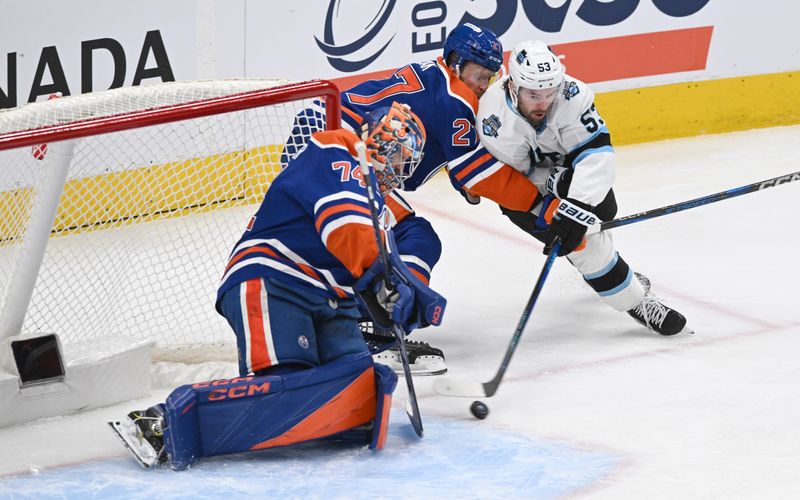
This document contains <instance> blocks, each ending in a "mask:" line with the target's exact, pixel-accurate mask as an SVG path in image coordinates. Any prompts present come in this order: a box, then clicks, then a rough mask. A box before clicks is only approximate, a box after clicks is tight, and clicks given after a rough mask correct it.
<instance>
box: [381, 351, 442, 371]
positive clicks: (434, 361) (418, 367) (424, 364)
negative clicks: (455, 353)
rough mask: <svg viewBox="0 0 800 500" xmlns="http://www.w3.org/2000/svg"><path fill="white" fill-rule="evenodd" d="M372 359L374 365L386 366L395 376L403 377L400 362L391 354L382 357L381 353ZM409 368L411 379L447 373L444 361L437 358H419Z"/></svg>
mask: <svg viewBox="0 0 800 500" xmlns="http://www.w3.org/2000/svg"><path fill="white" fill-rule="evenodd" d="M372 359H373V360H374V361H375V362H376V363H381V364H383V365H387V366H388V367H389V368H391V369H392V371H394V372H395V373H396V374H397V375H399V376H401V377H402V376H403V375H404V374H403V364H402V363H401V362H400V359H399V358H398V356H396V355H391V354H388V355H384V354H383V353H381V354H378V355H375V356H373V357H372ZM409 368H410V369H411V376H412V377H413V376H415V375H416V376H423V377H428V376H433V375H443V374H445V373H447V366H446V365H445V364H444V360H443V359H442V358H440V357H439V356H420V357H418V358H417V359H416V361H415V362H414V363H412V364H411V365H410V366H409Z"/></svg>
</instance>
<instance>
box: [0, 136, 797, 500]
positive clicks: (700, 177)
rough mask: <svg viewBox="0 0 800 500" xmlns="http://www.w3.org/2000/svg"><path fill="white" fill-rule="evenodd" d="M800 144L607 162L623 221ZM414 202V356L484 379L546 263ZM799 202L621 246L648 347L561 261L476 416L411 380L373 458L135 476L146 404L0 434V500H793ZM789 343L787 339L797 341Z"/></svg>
mask: <svg viewBox="0 0 800 500" xmlns="http://www.w3.org/2000/svg"><path fill="white" fill-rule="evenodd" d="M798 138H800V126H792V127H781V128H772V129H762V130H754V131H748V132H737V133H731V134H724V135H716V136H703V137H697V138H690V139H682V140H672V141H664V142H659V143H652V144H644V145H635V146H624V147H618V148H617V153H618V163H619V166H618V170H617V182H616V185H615V191H616V193H617V198H618V202H619V206H620V212H619V215H627V214H631V213H636V212H640V211H644V210H647V209H651V208H656V207H660V206H663V205H668V204H672V203H676V202H680V201H684V200H688V199H691V198H695V197H700V196H704V195H708V194H711V193H715V192H719V191H724V190H727V189H730V188H734V187H737V186H741V185H744V184H749V183H752V182H756V181H760V180H763V179H768V178H771V177H775V176H778V175H781V174H786V173H791V172H795V171H797V170H800V161H798V159H800V153H798V150H797V145H798V143H797V142H795V141H797V140H798ZM408 199H409V200H410V201H411V203H412V204H413V205H414V207H415V208H416V209H417V212H418V214H420V215H423V216H425V217H427V218H428V219H429V220H431V222H432V223H433V224H434V226H435V228H436V229H437V231H438V232H439V234H440V236H441V238H442V241H443V244H444V253H443V256H442V260H441V262H440V264H439V266H438V267H437V268H436V270H435V273H434V278H433V281H432V283H431V284H432V286H433V287H434V288H435V289H437V290H438V291H440V292H441V293H442V294H443V295H445V296H446V297H447V298H448V300H449V303H448V309H447V312H446V316H445V321H444V325H443V326H442V327H441V328H439V329H438V330H436V331H433V329H431V330H430V331H425V330H423V331H420V332H417V333H415V335H414V336H415V337H418V338H420V339H423V340H426V341H430V342H431V343H432V344H434V345H436V346H437V347H440V348H442V349H443V350H444V351H445V353H446V356H447V364H448V366H449V370H450V372H449V374H448V375H450V376H454V377H462V378H467V379H471V380H476V381H485V380H488V379H490V378H491V377H492V376H493V375H494V372H495V370H496V369H497V367H498V364H499V363H500V360H501V358H502V356H503V353H504V352H505V349H506V347H507V345H508V341H509V339H510V338H511V335H512V333H513V331H514V328H515V327H516V325H517V322H518V321H519V317H520V314H521V312H522V309H523V307H524V305H525V303H526V301H527V299H528V296H529V294H530V292H531V290H532V287H533V283H534V281H535V279H536V277H537V275H538V273H539V271H540V269H541V267H542V264H543V262H544V256H543V255H542V254H541V245H540V244H539V243H537V242H536V241H535V240H534V239H533V238H530V237H528V236H526V235H525V234H524V233H522V232H521V231H520V230H519V229H517V228H516V227H514V226H513V225H512V224H511V223H510V222H508V221H507V220H506V219H505V218H504V217H502V216H501V215H500V214H499V211H498V209H497V207H496V206H494V205H493V204H492V203H491V202H488V201H484V202H483V203H481V204H480V205H478V206H468V205H466V203H464V202H463V200H462V199H461V198H460V197H459V196H458V195H457V194H456V193H455V192H454V191H453V190H452V189H451V188H450V186H449V183H448V182H447V181H446V179H443V178H440V177H439V178H436V179H434V180H433V181H432V182H431V183H430V184H429V185H426V186H425V187H424V188H423V189H422V190H420V191H419V192H417V193H411V194H409V196H408ZM798 200H800V183H793V184H788V185H785V186H779V187H776V188H774V189H768V190H766V191H763V192H759V193H753V194H748V195H745V196H741V197H738V198H734V199H730V200H726V201H721V202H718V203H714V204H711V205H707V206H703V207H699V208H696V209H692V210H688V211H684V212H681V213H677V214H672V215H668V216H665V217H661V218H658V219H654V220H650V221H644V222H640V223H637V224H633V225H629V226H625V227H621V228H618V229H615V230H614V237H615V241H616V244H617V248H618V250H619V252H620V255H621V256H622V257H623V258H624V259H625V260H626V261H627V262H628V263H629V264H630V265H631V267H633V268H634V269H635V270H637V271H639V272H642V273H644V274H646V275H647V276H648V277H649V278H650V279H651V281H652V283H653V290H654V292H655V293H656V294H657V295H658V296H660V297H661V298H662V299H664V301H665V302H666V303H667V304H669V305H671V306H672V307H674V308H676V309H678V310H679V311H681V312H682V313H683V314H685V315H686V317H687V318H688V319H689V322H690V324H691V325H692V327H693V328H694V330H695V331H696V333H695V334H694V335H679V336H675V337H660V336H658V335H655V334H653V333H650V332H648V331H646V330H645V329H643V328H642V327H639V326H638V325H637V324H636V323H634V322H633V320H631V319H630V318H629V317H628V316H627V315H626V314H624V313H619V312H616V311H614V310H612V309H611V308H609V307H607V306H606V305H604V304H603V303H602V302H600V300H599V299H598V298H597V297H596V296H595V294H594V293H593V292H592V291H591V290H590V289H589V288H588V287H587V286H586V285H585V284H584V283H583V282H582V280H581V278H580V276H579V275H578V274H577V272H576V271H575V270H574V269H573V268H572V267H571V266H570V265H569V264H568V262H566V261H565V260H564V259H559V260H558V261H557V262H556V264H555V266H554V268H553V271H552V273H551V275H550V277H549V279H548V281H547V283H546V284H545V287H544V291H543V293H542V296H541V297H540V300H539V302H538V303H537V305H536V308H535V309H534V312H533V314H532V316H531V318H530V321H529V322H528V326H527V328H526V330H525V332H524V335H523V337H522V340H521V342H520V345H519V347H518V350H517V352H516V355H515V357H514V358H513V360H512V362H511V366H510V369H509V371H508V373H507V376H506V378H505V379H504V380H503V382H502V384H501V386H500V389H499V391H498V393H497V395H495V397H493V398H488V399H485V402H486V403H487V405H488V406H489V408H490V415H489V417H488V418H487V419H486V420H484V421H477V420H475V419H473V418H472V417H471V416H470V414H469V411H468V407H469V405H470V403H471V401H472V400H471V399H459V398H447V397H443V396H438V395H435V394H434V392H433V390H432V378H423V377H420V378H418V379H415V383H416V386H417V392H418V394H419V396H420V406H421V411H422V415H423V422H424V423H425V424H426V436H425V438H424V439H423V440H421V441H418V440H417V439H416V438H415V437H413V435H412V434H411V431H410V427H409V424H408V421H407V419H406V418H405V415H404V414H403V413H402V410H401V408H402V407H403V403H404V399H405V390H404V384H403V381H402V379H401V381H400V384H399V385H398V390H397V392H396V397H395V403H394V404H395V410H394V411H393V414H392V422H391V429H392V431H391V435H390V439H389V443H388V445H387V449H386V450H384V451H383V452H381V453H380V454H378V455H374V454H372V453H371V452H368V451H366V450H362V449H356V448H346V447H345V448H342V447H328V446H311V447H307V448H300V449H285V450H267V451H265V452H260V453H257V454H251V455H239V456H236V457H230V458H221V459H220V458H217V459H213V460H208V461H206V462H201V463H199V464H198V466H197V467H195V468H194V469H192V470H191V471H188V472H185V473H178V472H172V471H168V470H161V471H144V470H142V469H140V468H139V467H138V465H136V464H135V463H134V462H133V460H132V459H130V458H129V457H128V456H127V452H126V451H125V450H124V449H123V448H122V447H121V445H120V444H119V443H118V442H117V441H116V440H115V438H114V437H113V436H112V435H111V433H110V432H109V431H108V430H107V429H106V428H105V424H104V422H105V421H107V420H110V419H113V418H119V417H121V416H122V415H124V414H125V413H126V412H127V411H128V410H130V409H135V408H142V407H145V406H147V405H149V404H151V403H154V402H157V401H160V400H163V398H164V397H165V395H166V394H167V392H168V390H167V388H166V387H162V388H157V389H156V390H154V391H153V394H152V396H151V397H150V398H148V399H145V400H140V401H134V402H129V403H126V404H122V405H118V406H114V407H109V408H103V409H100V410H95V411H90V412H86V413H83V414H79V415H74V416H67V417H58V418H52V419H46V420H41V421H36V422H31V423H29V424H26V425H20V426H16V427H11V428H6V429H0V497H9V498H17V497H21V498H44V497H48V498H49V497H56V498H59V497H70V498H85V497H91V496H94V497H103V498H105V497H131V496H142V497H153V496H162V497H180V496H186V497H189V496H192V497H197V496H208V497H211V496H219V495H235V496H243V495H245V494H247V495H253V494H256V495H260V496H268V495H269V496H279V497H312V498H332V497H338V498H352V497H375V496H378V497H388V498H392V497H400V496H409V495H413V496H415V497H422V498H430V497H435V498H454V497H458V498H492V497H510V498H558V497H565V496H569V497H571V498H593V499H594V498H603V499H606V498H607V499H620V498H625V499H628V498H630V499H641V498H648V499H654V498H663V499H676V498H681V499H687V498H698V499H699V498H702V499H707V498H725V499H734V498H735V499H738V498H747V499H749V498H770V499H775V498H798V496H800V472H798V466H797V464H798V462H800V363H798V358H800V312H798V305H797V302H798V297H799V296H800V293H798V291H797V290H798V289H797V286H798V282H800V270H799V269H798V266H797V259H796V255H797V254H796V252H797V247H798V245H800V225H799V223H798V220H800V201H798ZM795 335H797V337H795Z"/></svg>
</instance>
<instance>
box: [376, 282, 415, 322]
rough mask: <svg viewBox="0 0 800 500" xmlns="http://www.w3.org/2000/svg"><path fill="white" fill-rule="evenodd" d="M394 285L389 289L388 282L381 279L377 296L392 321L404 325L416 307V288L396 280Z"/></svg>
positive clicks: (379, 303)
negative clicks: (387, 287)
mask: <svg viewBox="0 0 800 500" xmlns="http://www.w3.org/2000/svg"><path fill="white" fill-rule="evenodd" d="M393 281H396V280H393ZM393 285H394V288H392V289H391V290H387V289H386V282H385V281H384V280H380V281H379V282H378V287H377V291H376V292H375V298H376V300H377V301H378V305H380V306H381V308H382V309H383V310H384V311H386V313H387V315H388V316H389V317H390V318H391V320H392V322H394V323H398V324H401V325H403V324H405V323H407V321H408V318H409V317H410V316H411V312H412V311H413V309H414V290H413V289H411V288H409V287H408V286H406V285H405V284H403V283H396V282H395V283H393Z"/></svg>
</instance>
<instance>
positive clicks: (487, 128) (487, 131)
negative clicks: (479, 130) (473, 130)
mask: <svg viewBox="0 0 800 500" xmlns="http://www.w3.org/2000/svg"><path fill="white" fill-rule="evenodd" d="M501 125H502V123H500V118H498V116H497V115H489V116H487V117H486V118H484V119H483V135H487V136H489V137H497V131H498V130H500V126H501Z"/></svg>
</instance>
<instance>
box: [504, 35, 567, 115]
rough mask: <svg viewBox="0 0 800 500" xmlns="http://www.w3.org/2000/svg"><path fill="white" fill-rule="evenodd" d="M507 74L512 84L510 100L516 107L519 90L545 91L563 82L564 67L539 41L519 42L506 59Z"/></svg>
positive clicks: (548, 48) (544, 44) (545, 45)
mask: <svg viewBox="0 0 800 500" xmlns="http://www.w3.org/2000/svg"><path fill="white" fill-rule="evenodd" d="M508 73H509V75H510V76H511V81H512V82H513V83H514V90H513V92H510V94H511V100H512V101H513V102H514V105H515V106H516V105H517V93H518V92H519V89H520V88H526V89H532V90H546V89H552V88H556V87H559V86H560V85H561V84H562V83H563V82H564V66H562V64H561V61H559V59H558V56H557V55H555V54H554V53H553V52H552V51H551V50H550V47H548V46H547V44H546V43H544V42H543V41H541V40H528V41H525V42H521V43H519V44H517V46H516V47H514V50H512V51H511V56H510V57H509V58H508Z"/></svg>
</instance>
